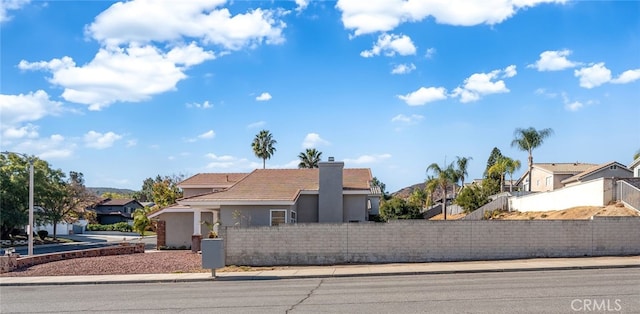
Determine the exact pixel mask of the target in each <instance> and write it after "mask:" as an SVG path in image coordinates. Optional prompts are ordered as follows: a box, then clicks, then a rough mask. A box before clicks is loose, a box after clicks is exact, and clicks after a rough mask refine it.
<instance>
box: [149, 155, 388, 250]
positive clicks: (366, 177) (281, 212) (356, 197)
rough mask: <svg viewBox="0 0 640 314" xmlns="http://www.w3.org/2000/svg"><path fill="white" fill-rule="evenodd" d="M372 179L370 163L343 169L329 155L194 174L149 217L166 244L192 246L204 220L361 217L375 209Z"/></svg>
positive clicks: (235, 222) (239, 222)
mask: <svg viewBox="0 0 640 314" xmlns="http://www.w3.org/2000/svg"><path fill="white" fill-rule="evenodd" d="M372 179H373V177H372V175H371V170H370V169H362V168H358V169H350V168H347V169H345V168H344V163H343V162H336V161H334V160H333V158H329V161H328V162H320V163H319V168H316V169H257V170H254V171H253V172H251V173H248V174H226V173H222V174H220V173H219V174H199V175H196V176H194V177H191V178H188V179H186V180H185V181H183V182H181V183H180V184H179V186H180V187H182V188H183V193H184V195H185V197H184V198H182V199H180V200H178V201H177V203H178V204H176V205H174V206H170V207H166V208H163V209H161V210H159V211H156V212H154V213H152V214H150V215H149V217H150V218H154V219H158V220H162V221H164V225H165V239H166V240H165V241H166V244H165V245H166V246H175V247H179V246H191V247H192V250H197V248H199V243H200V239H201V238H202V235H201V231H202V227H201V225H202V223H203V222H204V221H206V222H208V223H219V224H220V225H222V226H278V225H281V224H291V223H343V222H365V221H368V219H369V215H371V214H377V213H378V204H379V199H380V197H381V196H382V195H381V193H380V189H379V188H376V187H373V186H372V185H371V180H372ZM221 185H227V187H222V186H221ZM205 190H209V192H207V191H205Z"/></svg>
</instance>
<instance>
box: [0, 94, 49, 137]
mask: <svg viewBox="0 0 640 314" xmlns="http://www.w3.org/2000/svg"><path fill="white" fill-rule="evenodd" d="M61 111H62V103H60V102H57V101H53V100H51V99H49V95H48V94H47V93H46V92H45V91H43V90H38V91H36V92H30V93H28V94H19V95H5V94H0V112H2V114H0V121H1V122H2V128H3V129H4V128H5V127H8V126H12V127H16V126H17V125H18V124H20V123H22V122H30V121H36V120H39V119H41V118H43V117H45V116H47V115H56V114H58V113H60V112H61Z"/></svg>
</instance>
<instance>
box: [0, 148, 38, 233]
mask: <svg viewBox="0 0 640 314" xmlns="http://www.w3.org/2000/svg"><path fill="white" fill-rule="evenodd" d="M34 168H35V165H34ZM28 169H29V163H28V161H27V159H26V158H22V157H21V156H19V155H16V154H9V155H4V154H0V187H1V188H0V230H1V236H2V239H3V240H4V239H10V237H11V235H13V234H14V231H15V229H17V228H18V227H21V226H24V225H26V224H28V221H29V216H28V208H29V188H28V184H29V170H28ZM34 181H35V178H34Z"/></svg>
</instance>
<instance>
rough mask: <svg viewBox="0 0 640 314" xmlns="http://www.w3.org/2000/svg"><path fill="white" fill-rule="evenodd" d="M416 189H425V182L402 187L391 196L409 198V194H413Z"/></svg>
mask: <svg viewBox="0 0 640 314" xmlns="http://www.w3.org/2000/svg"><path fill="white" fill-rule="evenodd" d="M415 189H420V190H424V182H422V183H416V184H414V185H410V186H408V187H405V188H402V189H400V190H398V191H396V192H393V193H391V196H396V197H399V198H402V199H407V198H409V196H410V195H411V193H413V190H415Z"/></svg>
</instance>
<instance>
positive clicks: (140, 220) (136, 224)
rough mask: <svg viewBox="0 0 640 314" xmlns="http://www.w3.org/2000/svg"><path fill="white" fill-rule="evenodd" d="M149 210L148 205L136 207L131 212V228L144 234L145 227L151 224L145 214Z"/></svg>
mask: <svg viewBox="0 0 640 314" xmlns="http://www.w3.org/2000/svg"><path fill="white" fill-rule="evenodd" d="M149 212H151V208H150V207H143V208H138V209H136V210H135V211H134V212H133V230H135V231H136V232H138V233H140V235H141V236H144V233H145V231H147V227H149V226H150V225H151V219H149V217H148V216H147V214H149Z"/></svg>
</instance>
